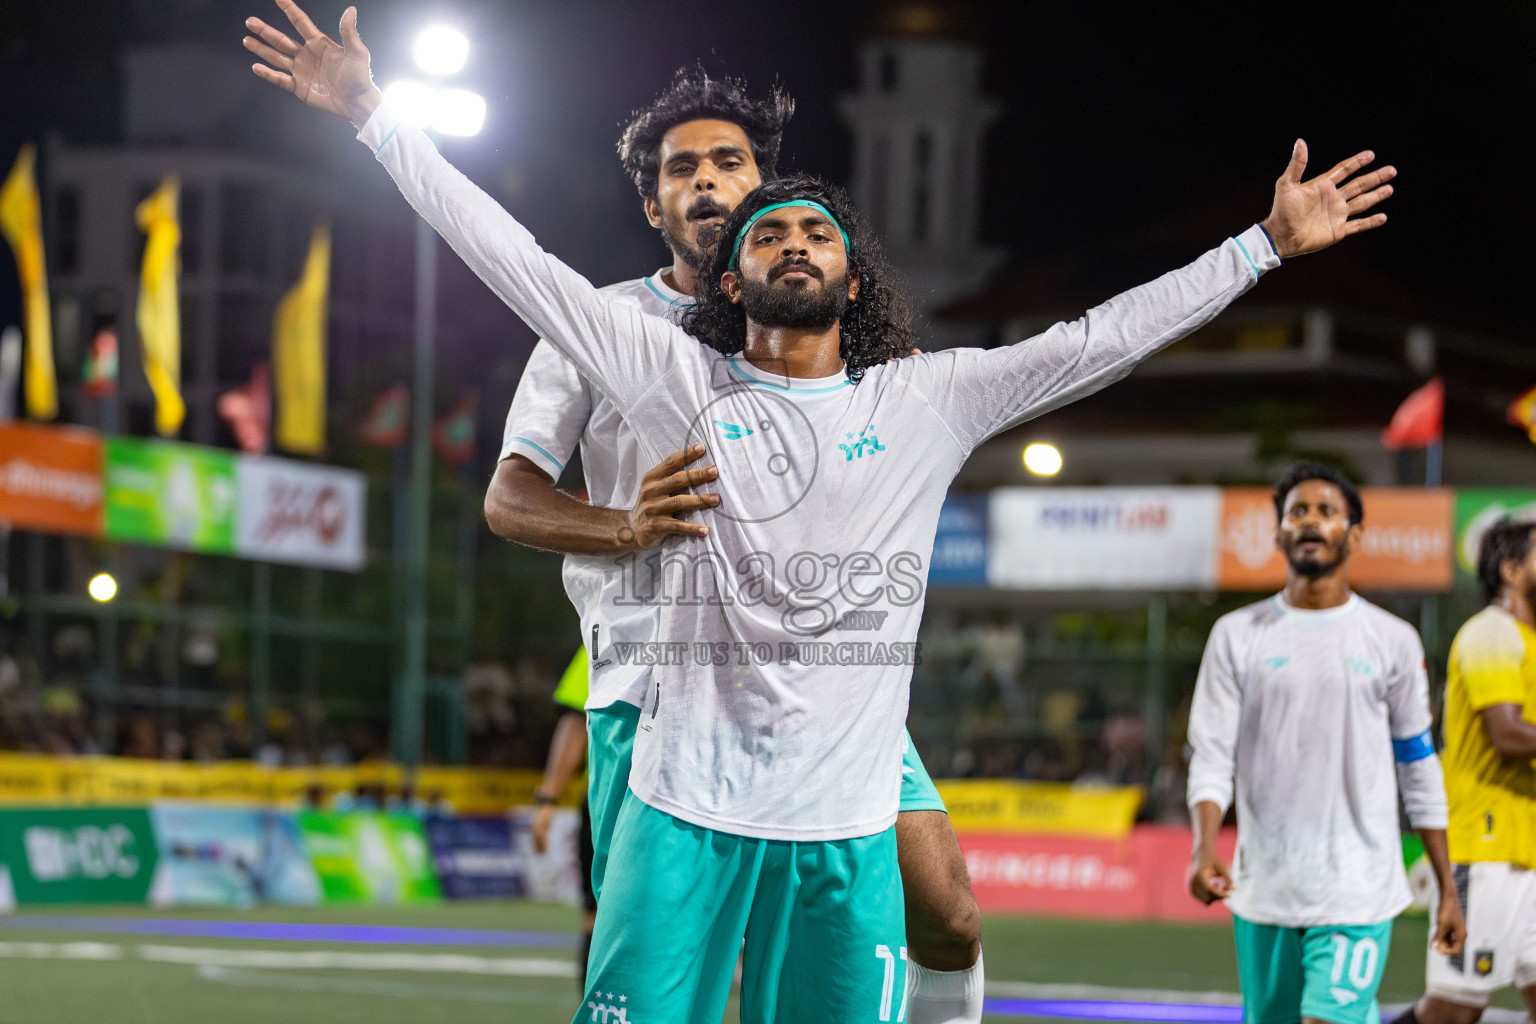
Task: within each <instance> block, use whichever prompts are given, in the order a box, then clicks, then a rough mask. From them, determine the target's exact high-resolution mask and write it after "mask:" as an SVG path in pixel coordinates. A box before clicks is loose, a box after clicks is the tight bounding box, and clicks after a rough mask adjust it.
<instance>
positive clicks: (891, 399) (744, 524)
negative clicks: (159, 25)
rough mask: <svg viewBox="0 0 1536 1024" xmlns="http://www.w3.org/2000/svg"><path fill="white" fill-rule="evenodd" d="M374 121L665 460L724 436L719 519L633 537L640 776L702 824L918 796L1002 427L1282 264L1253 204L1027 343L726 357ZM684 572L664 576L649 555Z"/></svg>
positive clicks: (802, 833)
mask: <svg viewBox="0 0 1536 1024" xmlns="http://www.w3.org/2000/svg"><path fill="white" fill-rule="evenodd" d="M359 138H360V139H362V141H364V142H365V143H367V144H368V145H369V146H370V147H371V148H372V149H373V151H374V153H375V154H376V156H377V158H378V160H379V161H380V162H381V163H382V164H383V165H384V166H385V168H386V169H387V170H388V171H389V173H390V175H391V176H392V177H393V178H394V179H395V181H396V183H397V184H398V185H399V186H400V190H401V191H402V192H403V193H404V195H405V197H406V199H407V201H408V202H410V204H411V205H412V206H413V207H415V209H416V211H417V212H418V213H420V214H421V215H422V216H423V217H424V218H426V220H427V221H428V222H430V223H431V224H432V225H433V227H435V228H436V229H437V230H438V232H439V233H440V234H441V235H442V236H443V237H444V238H445V239H446V240H447V241H448V243H449V245H451V246H452V247H453V249H454V250H455V251H456V252H457V253H458V254H459V256H460V257H462V258H463V259H464V261H465V262H466V263H467V264H468V265H469V266H470V268H471V269H472V270H474V271H475V272H476V273H477V274H478V275H479V276H480V278H481V279H482V280H483V281H485V282H486V284H488V285H489V286H490V287H491V289H492V290H493V291H495V292H496V293H497V295H499V296H500V297H501V298H502V300H503V301H505V302H506V303H507V304H508V305H509V306H510V307H512V309H513V310H515V311H516V312H517V313H518V315H519V316H521V317H522V318H523V319H524V320H525V321H526V322H527V323H528V324H529V326H530V327H532V328H533V329H534V331H535V332H537V333H538V334H539V336H540V337H542V338H544V339H546V340H548V341H549V342H550V343H551V344H552V345H554V346H555V347H556V348H559V349H560V350H561V351H562V352H563V353H564V354H565V355H566V356H567V357H568V358H569V359H570V360H571V362H572V363H574V364H575V365H576V367H577V369H578V370H579V371H580V372H581V373H582V375H583V376H585V377H586V378H587V379H588V380H590V381H591V382H592V383H593V384H594V385H595V386H596V387H597V388H598V389H600V390H601V391H602V392H603V393H604V395H606V396H607V398H608V400H609V401H610V402H612V403H613V405H614V407H615V408H616V409H617V410H618V411H619V413H620V414H621V415H622V416H623V417H624V419H625V420H626V421H627V422H628V423H629V424H630V426H631V428H632V429H633V430H634V432H635V436H636V437H637V438H638V440H639V443H640V448H641V450H642V452H643V453H644V455H645V457H646V458H647V459H649V460H651V461H652V462H656V461H660V459H661V458H662V457H664V456H665V455H666V454H669V453H671V452H675V451H678V450H679V449H682V448H684V447H687V446H688V445H690V444H694V443H698V442H703V443H704V444H706V445H707V446H708V450H709V454H710V458H711V460H712V461H713V462H714V463H715V464H716V465H718V466H719V467H720V478H719V480H718V481H715V482H713V483H712V484H711V488H710V489H711V490H715V491H718V493H719V494H720V495H721V504H720V506H719V507H718V508H715V509H712V510H709V511H707V512H704V513H701V514H700V515H699V520H700V521H702V522H704V523H705V524H707V525H708V526H709V529H710V533H709V536H708V537H707V538H702V539H696V538H673V539H672V540H670V541H669V542H668V543H667V544H665V545H664V546H663V547H662V548H661V549H660V550H659V551H656V552H648V553H646V556H645V557H644V558H642V556H640V555H634V556H628V557H629V559H630V561H629V563H628V564H627V565H626V571H631V572H633V574H634V579H635V587H634V589H633V590H632V591H631V592H630V593H631V595H632V596H631V597H629V598H628V599H629V600H633V601H637V602H649V603H651V604H653V605H655V606H656V607H657V608H658V616H659V618H658V635H659V640H658V641H657V642H656V643H655V644H654V645H652V646H650V647H644V648H639V649H635V650H632V651H631V652H630V653H629V656H631V657H639V658H644V659H646V660H647V661H649V662H651V664H652V673H651V683H652V685H651V689H650V692H649V693H648V694H647V695H646V698H645V702H644V703H643V704H642V705H641V719H640V727H639V732H638V733H637V736H636V739H635V754H634V768H633V771H632V773H631V776H630V788H631V790H632V791H633V792H634V793H635V795H636V796H638V797H639V798H640V799H641V800H643V801H645V802H646V803H647V804H650V805H651V806H653V807H656V808H658V809H659V810H662V811H665V812H666V813H669V814H672V815H674V816H676V817H679V818H681V819H683V820H685V821H688V822H691V823H693V824H696V825H700V826H703V827H706V828H712V829H718V830H721V831H724V832H730V833H735V834H739V835H747V836H756V837H761V838H767V839H790V840H802V841H822V840H837V839H846V838H853V837H857V836H864V835H872V834H874V833H877V832H880V831H883V830H884V829H886V828H888V827H890V825H891V824H892V823H893V822H894V821H895V819H896V810H897V804H898V798H899V787H900V779H901V772H900V770H899V769H900V763H901V755H902V741H903V729H902V727H903V723H904V722H905V719H906V715H907V696H908V682H909V678H910V673H911V666H912V663H913V662H914V661H915V660H916V656H917V650H916V647H917V645H916V640H917V628H918V622H919V619H920V617H921V610H922V605H923V592H924V587H925V584H926V581H927V575H928V562H929V557H930V555H931V554H932V550H933V538H934V530H935V527H936V525H937V522H938V516H939V508H940V506H941V505H942V503H943V500H944V495H945V492H946V491H947V490H948V487H949V483H950V481H951V480H952V479H953V477H954V475H955V473H956V472H957V471H958V470H959V468H960V466H961V464H962V463H963V462H964V461H965V459H966V457H967V456H969V455H970V453H971V451H972V450H973V449H974V448H975V447H976V445H977V444H979V443H980V442H981V441H983V440H985V439H986V438H987V437H990V436H991V435H993V434H996V433H998V432H999V431H1002V430H1006V429H1007V428H1009V427H1011V426H1013V425H1015V424H1017V423H1020V422H1022V421H1024V420H1026V419H1029V418H1030V417H1032V416H1038V415H1040V414H1041V413H1044V412H1047V411H1049V410H1051V409H1054V408H1058V407H1060V406H1062V405H1065V404H1066V403H1068V402H1071V401H1073V400H1075V399H1077V398H1080V397H1082V396H1084V395H1087V394H1089V393H1091V392H1093V391H1095V390H1097V389H1099V388H1102V387H1104V386H1105V385H1107V384H1110V383H1112V382H1114V381H1116V380H1118V379H1120V378H1121V377H1123V376H1125V375H1126V374H1127V373H1129V372H1130V371H1131V370H1132V369H1133V368H1134V367H1135V366H1136V365H1137V363H1139V362H1140V361H1141V360H1143V359H1145V358H1146V357H1147V356H1149V355H1151V354H1152V353H1154V352H1156V351H1158V350H1159V349H1161V348H1163V347H1164V346H1166V345H1168V344H1169V343H1171V342H1173V341H1175V340H1177V339H1178V338H1180V337H1182V336H1184V335H1185V334H1188V333H1189V332H1191V331H1193V330H1195V329H1196V328H1198V327H1200V326H1201V325H1202V324H1204V323H1206V322H1208V321H1209V320H1210V319H1211V318H1212V317H1214V316H1215V315H1216V314H1217V313H1219V312H1220V311H1221V310H1222V309H1224V308H1225V307H1226V306H1227V304H1228V303H1230V302H1231V301H1232V300H1233V299H1235V298H1237V297H1238V296H1239V295H1241V294H1242V293H1243V292H1245V291H1247V290H1248V289H1249V288H1250V287H1252V286H1253V284H1254V282H1255V281H1257V280H1258V277H1259V274H1260V273H1261V272H1262V271H1265V270H1267V269H1270V268H1272V267H1275V266H1277V265H1278V264H1279V258H1278V257H1277V256H1276V255H1275V254H1274V251H1273V249H1272V248H1271V246H1270V244H1269V242H1268V240H1267V239H1266V237H1265V235H1264V232H1263V231H1262V230H1261V229H1260V228H1259V227H1258V225H1254V226H1253V227H1251V228H1249V229H1248V230H1247V231H1245V232H1243V234H1241V235H1239V236H1238V237H1237V238H1234V239H1228V240H1227V241H1226V242H1224V243H1223V244H1222V245H1220V246H1219V247H1218V248H1216V249H1213V250H1211V251H1210V252H1208V253H1206V254H1205V255H1204V256H1202V257H1200V259H1198V260H1196V261H1195V262H1194V263H1192V264H1190V265H1189V266H1187V267H1184V268H1183V269H1181V270H1178V271H1174V272H1173V273H1170V274H1167V275H1164V276H1163V277H1161V278H1158V279H1157V280H1156V281H1153V282H1151V283H1150V284H1146V285H1143V286H1141V287H1139V288H1136V289H1133V290H1131V291H1129V292H1126V293H1125V294H1123V295H1120V296H1118V297H1116V298H1114V299H1112V300H1110V301H1109V302H1106V303H1104V304H1103V305H1101V306H1099V307H1097V308H1095V309H1093V310H1091V311H1089V312H1088V313H1087V314H1086V315H1085V316H1084V317H1083V318H1082V319H1080V320H1077V321H1075V322H1073V323H1062V324H1057V325H1056V326H1054V327H1052V328H1050V329H1049V330H1047V331H1045V332H1044V333H1042V334H1040V335H1038V336H1036V337H1034V338H1030V339H1028V340H1026V341H1023V342H1020V343H1018V344H1016V345H1011V346H1007V347H1004V348H998V349H992V350H985V351H984V350H980V349H954V350H949V351H944V352H936V353H931V354H927V355H922V356H911V357H907V358H903V359H897V360H893V361H891V362H888V363H883V364H881V365H878V366H873V367H870V368H869V369H868V370H866V371H865V373H864V376H863V379H862V381H861V382H860V383H858V384H857V385H855V384H854V383H853V382H852V381H850V380H849V379H848V377H847V376H846V374H844V373H839V374H837V375H834V376H830V377H827V378H824V379H820V380H807V379H801V378H791V377H788V376H785V375H783V374H781V373H774V372H773V370H772V369H771V368H767V369H765V368H762V367H759V366H756V365H753V364H750V363H748V362H747V361H746V360H745V359H744V358H742V357H741V356H739V355H738V356H729V357H728V356H722V355H720V354H719V353H717V352H715V351H714V350H712V349H709V348H706V347H704V346H702V345H699V344H697V343H696V342H694V341H693V340H692V339H690V338H689V337H688V336H687V335H685V334H683V333H682V332H681V331H680V329H679V328H678V327H677V326H676V325H674V324H672V323H670V322H669V321H667V320H664V319H661V318H657V317H652V316H646V315H644V314H643V313H641V312H640V311H639V310H636V309H635V308H633V307H632V306H628V305H624V304H621V303H615V302H612V301H609V300H607V299H606V298H604V296H602V295H601V294H599V292H598V291H597V289H595V288H593V287H592V285H590V284H589V283H588V282H587V281H586V280H585V279H583V278H582V277H581V276H580V275H579V274H577V273H576V272H575V271H573V270H571V269H570V268H569V267H567V266H565V265H564V264H563V263H561V262H560V261H559V260H557V259H555V258H554V257H552V256H550V255H549V254H547V253H545V252H544V251H543V250H542V249H540V248H539V247H538V245H537V244H536V243H535V241H534V239H533V236H532V235H530V234H529V233H528V231H527V230H526V229H525V228H524V227H522V226H521V225H520V224H518V223H517V222H516V221H515V220H513V219H512V217H511V216H510V215H509V214H507V212H506V211H504V210H503V209H501V207H499V206H498V205H497V204H496V202H495V201H494V200H492V199H491V198H490V197H489V196H487V195H486V194H485V193H483V192H482V191H480V189H478V188H477V187H475V185H474V184H473V183H472V182H470V181H469V180H468V179H467V178H465V177H464V176H463V175H462V174H460V173H459V172H458V171H457V170H455V169H454V168H453V167H452V166H451V165H449V164H448V163H447V162H446V161H445V160H444V159H443V158H442V157H441V156H440V155H439V154H438V152H437V150H436V149H435V148H434V147H433V145H432V143H431V141H430V140H429V139H428V138H427V136H426V135H425V134H424V133H423V132H421V131H419V130H417V129H415V128H412V127H410V126H409V125H405V124H402V123H401V121H400V118H399V116H398V114H396V113H395V112H394V111H393V110H392V109H391V108H390V106H389V104H384V105H382V106H380V108H379V109H378V110H377V111H376V112H375V113H374V115H373V117H372V118H371V119H370V120H369V122H368V123H367V124H366V125H365V126H364V127H363V130H362V132H361V133H360V135H359ZM653 572H654V573H656V574H659V575H660V577H661V580H662V584H661V586H660V587H659V588H657V589H656V590H655V591H651V592H647V590H646V589H645V588H646V587H647V586H648V585H649V584H648V583H647V582H646V580H648V579H649V578H650V577H651V575H652V573H653Z"/></svg>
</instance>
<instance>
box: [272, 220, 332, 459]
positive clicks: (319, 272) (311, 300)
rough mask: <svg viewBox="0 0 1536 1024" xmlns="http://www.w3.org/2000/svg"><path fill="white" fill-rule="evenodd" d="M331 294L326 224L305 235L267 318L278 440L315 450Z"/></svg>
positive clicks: (321, 435) (321, 431)
mask: <svg viewBox="0 0 1536 1024" xmlns="http://www.w3.org/2000/svg"><path fill="white" fill-rule="evenodd" d="M330 293H331V229H330V227H329V226H328V225H325V224H320V225H317V226H316V227H315V233H314V234H313V235H312V236H310V240H309V256H308V257H307V258H306V259H305V260H304V272H303V273H302V274H300V275H299V280H298V283H297V284H295V285H294V286H293V287H292V288H290V289H288V294H287V295H284V296H283V300H282V301H281V302H279V303H278V304H277V313H276V314H275V315H274V316H273V317H272V376H273V380H274V382H275V383H276V385H277V428H276V434H277V443H278V444H279V445H280V446H281V447H283V448H286V449H287V450H288V451H291V452H300V453H302V454H305V455H317V454H319V453H320V451H321V450H322V449H324V448H325V319H326V306H327V304H328V301H329V299H330Z"/></svg>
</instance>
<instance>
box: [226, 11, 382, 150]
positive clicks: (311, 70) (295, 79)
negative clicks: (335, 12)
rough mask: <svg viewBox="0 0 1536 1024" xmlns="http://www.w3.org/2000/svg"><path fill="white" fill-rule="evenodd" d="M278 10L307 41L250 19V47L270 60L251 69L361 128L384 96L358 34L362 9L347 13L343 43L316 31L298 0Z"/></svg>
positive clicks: (247, 45) (247, 44) (247, 43)
mask: <svg viewBox="0 0 1536 1024" xmlns="http://www.w3.org/2000/svg"><path fill="white" fill-rule="evenodd" d="M277 6H278V7H279V8H281V9H282V12H283V13H284V14H285V15H287V17H288V21H289V22H290V23H291V24H292V25H293V28H294V30H295V31H296V32H298V34H299V37H300V38H301V39H303V40H304V42H303V45H300V44H299V43H297V42H295V41H294V40H293V39H291V38H289V37H288V36H287V35H285V34H284V33H282V32H279V31H278V30H277V29H275V28H273V27H272V26H271V25H268V24H267V23H266V22H264V21H262V20H261V19H260V18H247V19H245V27H246V28H247V29H249V30H250V31H251V32H252V33H253V35H248V36H246V37H245V40H244V41H245V48H246V49H247V50H250V51H251V52H252V53H254V54H255V55H256V56H258V57H260V58H261V59H262V60H264V61H266V64H253V65H251V70H252V71H254V72H256V77H257V78H259V79H261V80H262V81H263V82H271V83H272V84H273V85H275V86H277V87H278V88H280V89H285V90H287V91H288V92H291V93H293V94H294V95H295V96H297V97H298V98H299V99H301V100H303V101H304V102H305V103H308V104H309V105H310V106H312V107H315V108H317V109H320V110H325V111H329V112H330V113H332V114H339V115H341V116H342V117H344V118H346V119H347V120H348V121H351V122H352V123H353V124H355V125H357V127H358V128H362V126H363V123H364V122H365V121H367V120H368V116H369V115H370V114H372V113H373V111H374V108H375V107H377V106H378V105H379V100H380V99H381V98H382V94H381V93H380V92H379V90H378V87H377V86H375V85H374V84H373V75H372V74H371V73H370V72H369V69H368V47H366V46H364V45H363V40H362V38H361V37H360V36H359V35H358V34H357V8H356V7H348V8H347V9H346V10H345V11H343V12H342V15H341V43H340V44H338V43H337V42H336V41H335V40H334V39H332V38H331V37H330V36H328V35H326V34H325V33H324V32H321V31H320V30H319V29H318V28H316V27H315V23H314V22H313V21H310V20H309V15H307V14H305V13H304V11H303V10H302V9H300V7H299V5H298V4H296V3H294V2H293V0H277Z"/></svg>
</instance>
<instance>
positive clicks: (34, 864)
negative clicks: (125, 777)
mask: <svg viewBox="0 0 1536 1024" xmlns="http://www.w3.org/2000/svg"><path fill="white" fill-rule="evenodd" d="M158 858H159V853H158V851H157V850H156V848H155V837H154V832H153V830H152V829H151V828H150V822H149V812H148V811H146V810H145V809H144V808H142V807H123V808H116V807H114V808H70V809H49V810H5V811H0V875H5V876H8V879H9V885H8V888H9V891H10V892H9V894H10V895H11V897H12V898H13V899H14V901H15V902H16V903H143V902H144V900H145V897H146V896H147V895H148V894H149V886H150V882H151V880H152V879H153V878H154V874H155V864H156V862H157V860H158ZM6 887H7V886H5V885H4V884H0V888H6Z"/></svg>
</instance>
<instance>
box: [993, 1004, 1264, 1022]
mask: <svg viewBox="0 0 1536 1024" xmlns="http://www.w3.org/2000/svg"><path fill="white" fill-rule="evenodd" d="M986 1012H987V1013H994V1014H998V1015H999V1016H1005V1017H1060V1018H1065V1019H1069V1020H1125V1021H1168V1022H1178V1024H1242V1019H1243V1008H1242V1007H1241V1006H1209V1005H1201V1004H1191V1003H1114V1002H1106V1001H1103V1000H1097V999H988V1000H987V1001H986Z"/></svg>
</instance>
